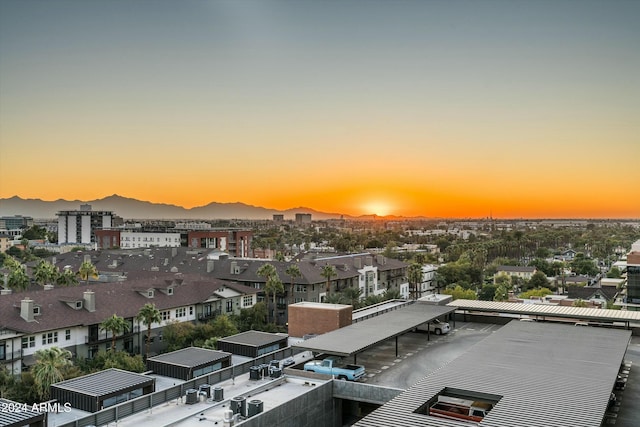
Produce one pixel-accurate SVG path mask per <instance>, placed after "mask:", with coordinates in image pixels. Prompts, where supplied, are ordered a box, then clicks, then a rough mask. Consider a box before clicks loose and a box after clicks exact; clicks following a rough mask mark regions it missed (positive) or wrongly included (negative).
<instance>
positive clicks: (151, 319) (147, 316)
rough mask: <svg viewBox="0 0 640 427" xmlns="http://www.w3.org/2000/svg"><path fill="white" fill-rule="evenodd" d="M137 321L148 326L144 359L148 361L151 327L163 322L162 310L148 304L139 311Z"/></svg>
mask: <svg viewBox="0 0 640 427" xmlns="http://www.w3.org/2000/svg"><path fill="white" fill-rule="evenodd" d="M136 320H138V321H139V322H142V323H143V324H145V325H147V340H146V348H145V352H144V357H145V359H146V358H147V356H148V354H149V346H150V345H151V325H152V324H154V323H160V322H161V321H162V316H160V310H158V309H157V308H156V306H155V304H151V303H146V304H145V305H143V306H142V307H141V308H140V311H138V315H137V316H136Z"/></svg>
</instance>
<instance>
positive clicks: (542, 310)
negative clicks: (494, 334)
mask: <svg viewBox="0 0 640 427" xmlns="http://www.w3.org/2000/svg"><path fill="white" fill-rule="evenodd" d="M447 306H448V307H455V308H457V309H458V310H467V311H481V312H489V313H508V314H519V315H528V316H546V317H562V318H567V319H580V320H593V321H604V322H632V321H633V322H640V311H623V310H607V309H602V308H588V307H567V306H558V305H551V304H522V303H516V302H496V301H476V300H466V299H457V300H455V301H452V302H450V303H449V304H447Z"/></svg>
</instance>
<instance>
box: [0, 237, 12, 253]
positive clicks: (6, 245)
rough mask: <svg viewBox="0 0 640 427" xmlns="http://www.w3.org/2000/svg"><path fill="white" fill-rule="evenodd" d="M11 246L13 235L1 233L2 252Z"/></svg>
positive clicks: (0, 246) (0, 244) (0, 250)
mask: <svg viewBox="0 0 640 427" xmlns="http://www.w3.org/2000/svg"><path fill="white" fill-rule="evenodd" d="M10 247H11V236H9V235H8V234H4V233H0V252H2V253H4V252H6V251H7V249H9V248H10Z"/></svg>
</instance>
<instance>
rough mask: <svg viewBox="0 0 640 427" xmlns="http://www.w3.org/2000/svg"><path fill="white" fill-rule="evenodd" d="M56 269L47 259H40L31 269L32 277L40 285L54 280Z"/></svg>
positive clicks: (56, 274)
mask: <svg viewBox="0 0 640 427" xmlns="http://www.w3.org/2000/svg"><path fill="white" fill-rule="evenodd" d="M57 278H58V270H56V266H55V265H53V264H51V263H50V262H49V261H45V260H41V261H40V262H38V264H36V267H35V269H34V270H33V279H34V280H35V281H36V283H37V284H39V285H40V286H44V285H48V284H51V283H53V282H55V281H56V279H57Z"/></svg>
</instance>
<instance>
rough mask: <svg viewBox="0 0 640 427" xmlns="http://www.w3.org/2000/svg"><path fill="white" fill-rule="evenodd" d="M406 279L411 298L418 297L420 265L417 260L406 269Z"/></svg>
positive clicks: (420, 278)
mask: <svg viewBox="0 0 640 427" xmlns="http://www.w3.org/2000/svg"><path fill="white" fill-rule="evenodd" d="M407 280H408V281H409V289H410V293H411V296H412V297H413V299H414V300H415V299H418V286H419V285H420V284H421V283H422V266H421V265H420V264H418V263H417V262H414V263H412V264H411V265H409V268H408V269H407Z"/></svg>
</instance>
